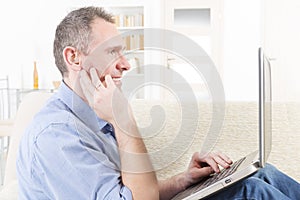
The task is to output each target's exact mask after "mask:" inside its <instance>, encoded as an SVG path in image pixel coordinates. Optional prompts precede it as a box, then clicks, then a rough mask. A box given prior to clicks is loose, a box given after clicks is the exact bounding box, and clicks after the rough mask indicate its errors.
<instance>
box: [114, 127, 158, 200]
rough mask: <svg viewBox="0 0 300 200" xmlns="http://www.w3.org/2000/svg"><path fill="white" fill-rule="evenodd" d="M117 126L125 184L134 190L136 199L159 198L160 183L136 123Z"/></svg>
mask: <svg viewBox="0 0 300 200" xmlns="http://www.w3.org/2000/svg"><path fill="white" fill-rule="evenodd" d="M114 127H115V132H116V138H117V142H118V146H119V152H120V159H121V173H122V181H123V184H124V185H126V186H127V187H128V188H129V189H130V190H131V192H132V194H133V198H134V199H149V200H155V199H158V198H159V190H158V183H157V179H156V175H155V172H154V169H153V167H152V164H151V161H150V158H149V156H148V153H147V149H146V147H145V144H144V142H143V140H142V138H141V136H140V134H139V132H138V129H137V127H136V124H135V123H127V124H125V125H124V124H123V127H122V128H120V127H118V126H117V125H115V126H114Z"/></svg>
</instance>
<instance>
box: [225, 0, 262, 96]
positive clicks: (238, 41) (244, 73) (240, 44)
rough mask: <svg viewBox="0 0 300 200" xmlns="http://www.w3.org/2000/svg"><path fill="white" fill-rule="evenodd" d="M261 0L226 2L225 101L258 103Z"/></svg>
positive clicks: (229, 0) (231, 0)
mask: <svg viewBox="0 0 300 200" xmlns="http://www.w3.org/2000/svg"><path fill="white" fill-rule="evenodd" d="M261 4H262V3H261V0H225V3H224V65H223V72H224V76H223V77H224V82H223V83H224V87H225V95H226V100H230V101H238V100H242V101H257V99H258V47H259V46H260V45H261V19H262V18H261V7H262V5H261Z"/></svg>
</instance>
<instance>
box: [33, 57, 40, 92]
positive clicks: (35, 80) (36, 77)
mask: <svg viewBox="0 0 300 200" xmlns="http://www.w3.org/2000/svg"><path fill="white" fill-rule="evenodd" d="M33 89H39V75H38V71H37V67H36V61H34V69H33Z"/></svg>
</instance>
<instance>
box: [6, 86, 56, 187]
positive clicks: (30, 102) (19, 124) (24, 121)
mask: <svg viewBox="0 0 300 200" xmlns="http://www.w3.org/2000/svg"><path fill="white" fill-rule="evenodd" d="M52 94H53V93H50V92H41V91H35V92H31V93H29V94H27V95H26V96H25V97H24V98H23V99H22V102H21V103H20V106H19V108H18V111H17V115H16V118H15V122H14V127H13V130H12V135H11V137H10V144H9V150H8V156H7V162H6V167H5V174H4V183H3V184H4V186H5V185H7V184H9V183H10V182H11V181H15V180H17V175H16V157H17V152H18V148H19V143H20V139H21V137H22V134H23V132H24V130H25V128H26V127H27V125H28V124H29V122H30V121H31V120H32V118H33V116H34V115H35V114H36V113H37V112H38V111H39V110H40V109H41V107H42V106H43V105H44V104H45V102H46V100H47V99H49V98H50V96H51V95H52Z"/></svg>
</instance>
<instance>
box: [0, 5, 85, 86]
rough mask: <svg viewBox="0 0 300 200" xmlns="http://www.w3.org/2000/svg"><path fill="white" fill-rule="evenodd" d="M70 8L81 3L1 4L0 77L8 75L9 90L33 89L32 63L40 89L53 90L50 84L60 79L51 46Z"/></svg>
mask: <svg viewBox="0 0 300 200" xmlns="http://www.w3.org/2000/svg"><path fill="white" fill-rule="evenodd" d="M81 2H83V1H81ZM70 5H72V6H76V5H80V1H71V0H69V1H39V0H28V1H22V0H13V1H5V3H3V2H1V6H0V23H1V32H0V34H1V35H0V44H1V50H0V57H1V68H0V76H5V75H9V78H10V85H11V87H13V88H16V87H18V88H32V85H33V83H32V82H33V78H32V77H33V61H34V60H36V61H37V67H38V72H39V84H40V88H53V86H52V81H53V80H60V79H61V76H60V73H59V71H58V70H57V68H56V66H55V63H54V58H53V53H52V44H53V39H54V34H55V29H56V26H57V25H58V23H59V22H60V20H61V19H62V18H63V17H64V16H65V14H66V13H67V11H68V10H70Z"/></svg>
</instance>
